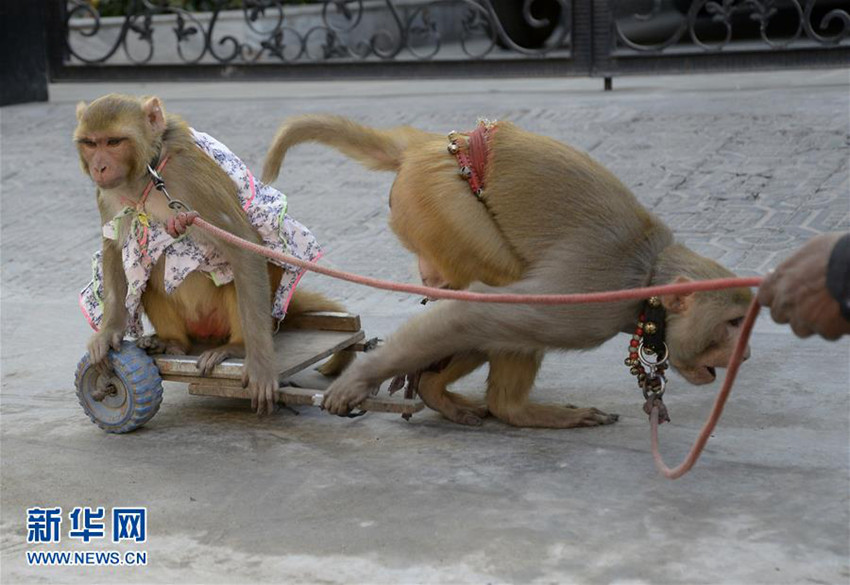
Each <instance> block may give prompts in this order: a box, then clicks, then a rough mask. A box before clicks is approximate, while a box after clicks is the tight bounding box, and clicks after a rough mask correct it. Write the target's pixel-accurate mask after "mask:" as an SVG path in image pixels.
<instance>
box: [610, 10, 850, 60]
mask: <svg viewBox="0 0 850 585" xmlns="http://www.w3.org/2000/svg"><path fill="white" fill-rule="evenodd" d="M611 1H612V6H613V7H615V8H616V6H617V0H611ZM818 1H819V0H782V1H781V2H780V1H779V0H692V1H691V2H690V5H689V7H688V9H687V12H686V13H685V14H684V15H682V16H681V18H680V21H679V23H678V25H677V26H676V27H675V29H674V30H672V32H669V33H668V34H667V35H666V38H664V39H661V40H654V41H652V42H647V41H643V42H641V41H638V40H634V39H633V38H630V35H629V33H627V32H626V30H625V27H624V23H625V22H626V21H628V20H629V19H628V18H616V19H614V20H613V22H612V26H613V29H614V41H615V48H627V49H632V50H633V51H635V52H639V53H660V52H663V51H664V50H665V49H668V48H670V47H672V46H673V45H677V44H679V43H681V42H682V41H683V40H686V35H687V39H689V40H690V41H691V43H692V45H691V46H693V47H696V48H697V49H701V50H703V51H715V52H716V51H721V50H724V49H727V48H730V49H731V48H732V46H733V41H732V39H733V29H734V28H735V26H736V23H740V22H741V20H740V18H739V17H741V16H744V17H748V18H749V20H751V21H754V22H755V23H757V24H758V36H759V40H760V41H761V42H762V43H764V45H766V46H767V47H768V48H771V49H785V48H789V47H791V46H792V45H794V44H799V45H803V43H805V42H808V45H812V44H814V45H824V46H827V45H837V44H839V43H841V42H842V41H844V40H845V39H846V38H847V37H848V35H850V14H848V12H847V10H844V9H842V8H834V9H832V10H830V11H828V12H827V13H826V14H825V15H823V16H822V17H821V18H820V21H819V22H818V23H817V24H814V23H813V22H812V19H813V17H814V16H813V12H814V10H815V9H816V8H817V5H818ZM782 8H784V11H783V12H782V18H783V19H784V21H785V23H786V27H787V23H788V22H790V21H791V20H790V19H794V20H793V24H794V26H795V30H794V31H793V32H790V33H789V32H788V31H787V30H786V32H785V34H784V36H782V37H781V38H774V37H772V36H771V34H770V33H769V32H768V29H769V27H770V25H771V23H773V22H774V19H775V17H777V16H778V15H779V14H780V9H782ZM661 12H662V1H661V0H653V3H652V8H651V9H650V11H649V12H647V13H636V14H633V15H631V19H632V20H634V21H641V22H644V23H645V22H648V21H651V20H652V19H654V18H656V17H657V16H658V15H659V14H660V13H661ZM710 25H713V26H714V27H715V29H714V31H715V34H714V36H715V37H718V36H719V38H715V39H713V40H706V39H705V38H704V37H703V33H701V32H700V29H701V28H702V29H705V28H708V27H709V26H710ZM716 27H720V28H721V29H722V33H721V34H720V35H718V34H717V32H716V31H717V28H716ZM830 27H833V29H836V28H837V29H838V30H836V31H834V32H831V33H827V31H828V29H829V28H830ZM803 33H805V34H803Z"/></svg>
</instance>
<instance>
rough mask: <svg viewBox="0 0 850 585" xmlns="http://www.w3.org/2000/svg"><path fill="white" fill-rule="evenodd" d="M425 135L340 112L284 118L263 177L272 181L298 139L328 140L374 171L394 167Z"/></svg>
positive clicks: (420, 132) (264, 179)
mask: <svg viewBox="0 0 850 585" xmlns="http://www.w3.org/2000/svg"><path fill="white" fill-rule="evenodd" d="M426 135H427V133H425V132H422V131H420V130H416V129H414V128H411V127H409V126H402V127H398V128H392V129H390V130H377V129H375V128H369V127H368V126H363V125H362V124H358V123H357V122H354V121H352V120H349V119H348V118H344V117H342V116H333V115H314V114H312V115H305V116H296V117H294V118H291V119H289V120H287V121H286V122H284V123H283V125H282V126H281V127H280V129H279V130H278V131H277V135H275V138H274V141H273V142H272V145H271V148H269V152H268V154H267V155H266V162H265V164H264V165H263V178H262V180H263V182H264V183H271V182H272V181H274V180H275V179H276V178H277V176H278V175H279V174H280V167H281V164H282V163H283V157H284V156H286V151H287V150H289V149H290V148H291V147H293V146H295V145H296V144H299V143H301V142H321V143H322V144H327V145H328V146H331V147H333V148H336V149H337V150H339V151H340V152H342V153H343V154H345V155H346V156H349V157H351V158H353V159H355V160H357V161H359V162H360V163H361V164H363V165H364V166H366V167H367V168H370V169H373V170H376V171H397V170H398V169H399V167H400V166H401V161H402V158H403V155H404V151H405V150H406V149H407V145H408V144H409V143H410V142H412V141H413V140H415V139H416V138H417V137H419V136H426Z"/></svg>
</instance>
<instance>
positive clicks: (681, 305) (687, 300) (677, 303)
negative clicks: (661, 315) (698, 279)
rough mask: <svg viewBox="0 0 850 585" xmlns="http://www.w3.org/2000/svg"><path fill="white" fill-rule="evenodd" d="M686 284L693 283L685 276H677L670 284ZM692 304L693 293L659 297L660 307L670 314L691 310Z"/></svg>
mask: <svg viewBox="0 0 850 585" xmlns="http://www.w3.org/2000/svg"><path fill="white" fill-rule="evenodd" d="M686 282H693V279H690V278H688V277H687V276H677V277H676V280H674V281H673V282H672V283H671V284H684V283H686ZM693 302H694V293H677V294H671V295H661V305H662V306H663V307H664V308H665V309H667V311H668V312H670V313H684V312H686V311H687V310H688V309H690V308H691V305H692V304H693Z"/></svg>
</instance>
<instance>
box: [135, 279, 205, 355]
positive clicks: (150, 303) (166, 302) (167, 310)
mask: <svg viewBox="0 0 850 585" xmlns="http://www.w3.org/2000/svg"><path fill="white" fill-rule="evenodd" d="M142 305H143V306H144V309H145V314H146V315H147V316H148V319H150V322H151V325H153V328H154V331H155V334H154V335H148V336H145V337H142V338H141V339H139V340H138V342H137V345H138V346H139V347H141V348H142V349H144V350H145V351H147V352H148V353H150V354H162V353H165V354H171V355H180V354H185V353H187V352H188V351H189V348H190V347H191V346H192V343H191V342H190V341H189V335H188V333H187V331H186V323H185V319H184V317H183V315H181V314H180V312H179V311H178V310H177V308H176V307H175V306H174V304H173V303H172V301H171V299H169V298H168V297H167V296H166V295H165V294H164V293H161V292H159V291H158V290H156V288H155V287H154V286H148V289H147V290H146V291H145V293H144V294H143V296H142Z"/></svg>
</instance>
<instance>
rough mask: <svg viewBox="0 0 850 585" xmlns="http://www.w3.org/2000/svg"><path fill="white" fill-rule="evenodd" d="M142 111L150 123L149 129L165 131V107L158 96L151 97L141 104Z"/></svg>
mask: <svg viewBox="0 0 850 585" xmlns="http://www.w3.org/2000/svg"><path fill="white" fill-rule="evenodd" d="M142 111H143V112H144V113H145V117H146V118H147V119H148V123H149V124H150V125H151V129H153V131H154V132H155V133H157V134H161V133H162V132H164V131H165V108H163V107H162V102H160V101H159V98H158V97H151V98H148V99H146V100H145V102H144V103H143V104H142Z"/></svg>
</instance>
